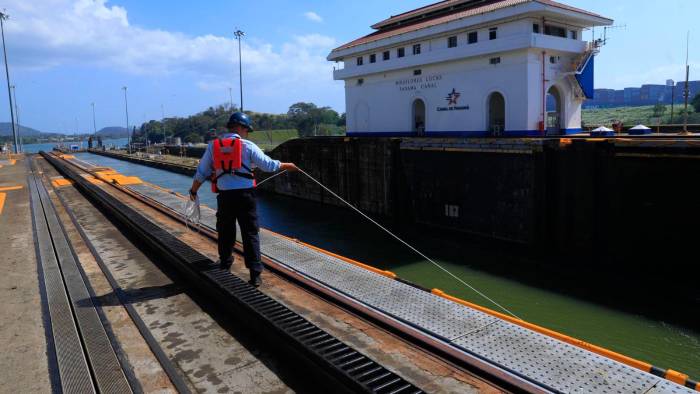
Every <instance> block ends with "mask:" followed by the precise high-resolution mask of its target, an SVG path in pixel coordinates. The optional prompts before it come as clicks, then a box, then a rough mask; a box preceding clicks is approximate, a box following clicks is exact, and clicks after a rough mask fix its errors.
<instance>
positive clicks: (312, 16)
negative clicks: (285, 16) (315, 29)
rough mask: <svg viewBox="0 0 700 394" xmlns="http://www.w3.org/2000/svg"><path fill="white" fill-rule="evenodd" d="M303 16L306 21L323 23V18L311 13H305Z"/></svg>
mask: <svg viewBox="0 0 700 394" xmlns="http://www.w3.org/2000/svg"><path fill="white" fill-rule="evenodd" d="M304 16H305V17H306V19H308V20H310V21H311V22H318V23H321V22H323V18H321V16H320V15H319V14H317V13H315V12H313V11H307V12H305V13H304Z"/></svg>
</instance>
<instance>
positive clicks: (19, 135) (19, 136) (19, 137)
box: [12, 85, 23, 152]
mask: <svg viewBox="0 0 700 394" xmlns="http://www.w3.org/2000/svg"><path fill="white" fill-rule="evenodd" d="M12 100H14V102H15V115H16V116H17V140H18V142H19V150H20V152H21V151H22V150H23V149H22V124H21V123H19V106H18V105H17V86H15V85H12Z"/></svg>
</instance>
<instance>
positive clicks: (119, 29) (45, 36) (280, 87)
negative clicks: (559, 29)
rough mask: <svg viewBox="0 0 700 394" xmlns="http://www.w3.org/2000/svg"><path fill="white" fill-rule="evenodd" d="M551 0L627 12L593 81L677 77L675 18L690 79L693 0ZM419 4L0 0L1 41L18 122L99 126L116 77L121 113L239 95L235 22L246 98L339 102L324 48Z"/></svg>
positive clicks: (282, 107) (395, 0)
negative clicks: (2, 17)
mask: <svg viewBox="0 0 700 394" xmlns="http://www.w3.org/2000/svg"><path fill="white" fill-rule="evenodd" d="M564 2H565V3H567V4H570V5H573V6H577V7H581V8H585V9H588V10H591V11H593V12H597V13H599V14H602V15H604V16H607V17H610V18H613V19H615V21H616V24H621V25H626V28H624V29H618V30H614V31H611V32H610V34H609V35H610V38H611V39H610V41H609V45H608V46H606V47H605V48H603V51H602V53H601V55H600V56H599V58H598V60H597V64H596V73H597V74H596V86H597V87H607V88H622V87H625V86H639V85H641V84H642V83H664V81H665V80H666V79H668V78H672V79H676V80H680V79H682V78H683V73H684V68H683V67H684V66H683V65H684V63H685V34H686V32H687V31H688V30H691V59H690V61H691V65H692V66H693V67H694V69H691V79H700V50H698V49H700V30H698V29H697V28H696V27H695V26H697V15H700V2H698V1H697V0H670V1H667V2H658V1H653V0H619V1H609V0H605V1H604V0H567V1H564ZM430 3H432V1H429V0H428V1H421V0H381V1H364V0H360V1H356V2H348V1H339V0H325V1H317V0H309V1H302V0H297V1H291V0H277V1H270V0H268V1H258V2H243V1H238V0H235V1H232V0H228V1H224V0H207V1H206V2H193V1H184V0H171V1H161V0H149V1H143V0H138V1H137V0H114V1H105V0H33V1H31V2H28V1H26V0H9V1H6V2H5V4H3V7H6V12H7V13H8V14H10V17H11V19H10V20H9V21H7V22H6V25H5V26H6V40H7V42H8V57H9V61H10V67H11V69H10V72H11V75H10V76H11V79H12V82H13V83H14V84H15V85H16V86H17V100H18V104H19V107H20V109H19V111H20V121H21V123H22V124H23V125H26V126H29V127H34V128H37V129H39V130H42V131H56V132H67V133H72V132H74V131H75V130H76V128H77V129H78V130H79V131H80V132H89V131H90V130H91V129H92V110H91V106H90V103H91V102H95V107H96V115H97V116H96V118H97V122H96V123H97V128H98V129H100V128H101V127H104V126H114V125H124V124H125V123H126V121H125V114H124V96H123V91H122V90H121V87H122V86H128V100H129V120H130V124H132V125H134V124H136V125H139V124H141V123H142V122H143V121H146V120H150V119H159V118H160V117H161V104H162V106H163V107H164V109H165V115H166V116H186V115H189V114H192V113H196V112H199V111H201V110H203V109H204V108H206V107H208V106H211V105H217V104H223V103H226V102H228V101H229V87H231V88H233V100H234V103H238V101H239V100H238V63H237V52H236V50H237V47H236V43H235V41H234V40H232V32H233V31H234V28H235V27H238V28H240V29H242V30H244V31H245V32H246V34H247V35H246V37H245V39H244V47H243V55H244V61H243V67H244V90H245V98H244V100H245V104H246V105H245V107H246V109H251V110H256V111H264V112H275V113H282V112H286V110H287V108H288V107H289V105H291V104H293V103H295V102H298V101H311V102H314V103H316V104H318V105H327V106H331V107H333V108H335V109H336V110H338V111H339V112H343V111H344V110H345V108H344V94H343V87H342V83H341V82H336V81H333V80H332V75H331V74H332V68H333V64H331V63H329V62H326V61H325V56H326V55H327V54H328V52H329V51H330V50H331V49H332V48H333V47H335V46H337V45H340V44H342V43H344V42H347V41H350V40H352V39H354V38H357V37H359V36H361V35H364V34H367V33H369V32H370V31H371V29H370V28H369V25H371V24H373V23H375V22H377V21H379V20H382V19H384V18H386V17H388V16H389V15H392V14H397V13H400V12H403V11H407V10H410V9H413V8H416V7H420V6H423V5H426V4H430ZM693 29H695V31H693ZM597 33H602V31H601V30H598V31H597ZM590 35H591V33H590V32H588V33H586V34H585V35H584V37H585V38H586V39H589V38H590ZM2 79H3V86H4V83H5V81H4V78H2ZM3 89H4V88H3ZM0 90H2V89H0ZM2 91H4V90H2ZM7 102H8V99H7V95H6V94H5V93H2V94H0V121H7V120H9V117H10V116H9V109H8V105H7ZM76 119H77V122H76ZM76 123H77V127H76Z"/></svg>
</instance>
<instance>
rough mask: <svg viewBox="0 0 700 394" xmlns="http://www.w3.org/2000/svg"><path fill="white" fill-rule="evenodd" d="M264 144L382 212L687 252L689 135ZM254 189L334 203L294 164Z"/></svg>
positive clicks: (598, 249) (522, 234)
mask: <svg viewBox="0 0 700 394" xmlns="http://www.w3.org/2000/svg"><path fill="white" fill-rule="evenodd" d="M272 155H273V156H275V157H277V158H279V159H282V160H291V161H294V162H296V163H298V164H299V165H300V166H301V167H302V168H305V169H306V170H307V171H309V172H310V173H311V174H312V175H313V176H314V177H316V178H317V179H319V180H320V181H321V182H322V183H324V184H326V185H327V186H329V187H330V188H331V189H332V190H334V191H336V192H338V194H340V195H341V196H342V197H343V198H345V199H347V200H349V201H350V202H351V203H353V204H354V205H356V206H358V207H359V208H360V209H362V210H363V211H365V212H368V213H370V214H372V215H373V216H375V217H380V218H383V220H384V221H386V222H387V223H390V224H394V225H396V226H399V227H400V226H419V227H425V228H426V229H429V228H442V229H447V230H450V231H452V232H454V233H455V234H460V233H469V234H474V235H478V236H480V237H484V238H488V239H498V240H505V241H508V242H511V243H516V244H524V245H528V246H529V247H532V248H534V249H535V250H545V251H550V252H556V253H562V254H567V255H575V256H577V257H581V256H587V255H590V256H598V255H617V254H619V255H625V256H628V255H639V254H641V256H642V257H644V258H646V257H648V256H649V255H651V254H652V253H657V255H664V253H667V252H668V250H667V248H668V247H669V245H672V247H673V252H674V253H680V251H682V250H687V251H689V252H690V250H691V249H692V245H693V242H694V241H693V234H694V232H693V231H687V230H686V229H691V228H694V227H696V226H697V223H699V222H700V212H699V211H697V210H693V209H691V208H690V206H688V205H686V204H685V203H686V202H690V201H692V199H693V198H695V196H697V195H699V194H700V184H698V183H697V182H693V181H691V180H692V179H694V178H695V174H698V173H700V160H697V158H698V157H700V147H698V146H697V144H693V143H692V141H691V142H687V143H686V142H683V141H679V142H676V143H675V144H669V142H668V141H660V142H659V143H658V144H656V145H655V144H653V143H652V144H650V143H649V142H648V141H647V142H644V141H642V142H639V143H637V142H634V141H612V140H604V141H587V140H585V139H580V140H573V141H572V142H571V143H568V142H564V143H561V144H560V142H559V140H546V141H542V140H522V139H469V140H465V139H430V138H428V139H412V138H407V139H372V138H316V139H300V140H294V141H290V142H287V143H285V144H283V145H281V146H279V147H278V148H277V149H275V150H274V151H273V152H272ZM263 189H266V190H270V191H274V192H276V193H280V194H285V195H290V196H295V197H299V198H303V199H309V200H313V201H319V202H323V203H328V204H333V205H341V203H340V202H338V201H337V200H336V199H335V198H334V197H332V196H330V195H329V194H328V193H325V192H323V191H322V190H321V188H320V187H318V186H317V185H315V184H313V183H311V182H309V181H308V180H306V179H303V178H302V175H300V174H295V175H292V176H289V177H278V178H276V179H275V180H273V181H271V182H269V183H267V184H266V185H264V186H263ZM602 261H603V260H591V263H592V264H599V263H600V264H602Z"/></svg>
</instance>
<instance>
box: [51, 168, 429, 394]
mask: <svg viewBox="0 0 700 394" xmlns="http://www.w3.org/2000/svg"><path fill="white" fill-rule="evenodd" d="M44 157H45V158H46V159H47V160H48V161H49V162H50V163H51V164H52V165H54V166H55V167H56V168H57V169H58V170H59V171H60V172H61V173H63V174H64V175H65V176H66V177H67V178H69V179H71V180H72V181H73V182H74V183H75V185H76V186H78V187H79V188H80V189H81V190H82V191H83V192H84V193H86V194H88V195H89V196H90V198H91V199H93V200H94V201H95V202H96V203H97V204H98V206H101V207H102V208H103V209H104V210H106V211H108V212H109V214H110V215H111V217H112V218H114V219H115V220H117V221H119V222H120V224H121V225H123V228H124V229H128V230H129V231H132V232H133V233H134V234H135V235H136V236H137V237H139V239H140V240H142V241H143V242H144V243H145V244H146V245H147V246H148V247H149V248H151V249H152V250H153V251H154V253H157V254H158V255H159V257H160V258H161V259H162V260H163V261H165V262H168V263H170V264H172V265H173V266H174V267H175V268H176V269H178V270H179V271H180V272H181V273H183V274H184V275H185V276H186V277H187V279H188V281H190V282H191V283H192V285H193V286H195V287H197V288H198V289H199V290H200V291H202V292H204V293H206V294H207V296H210V297H212V298H213V299H215V300H217V302H220V303H222V304H223V305H225V307H226V308H227V309H229V310H230V311H231V312H232V313H234V314H235V315H237V316H240V318H241V319H242V320H245V321H246V323H247V325H248V326H249V327H251V329H253V330H255V331H256V332H257V333H258V334H265V338H266V340H267V341H269V342H272V343H274V344H275V346H278V350H279V351H280V352H285V353H287V354H296V355H298V357H297V361H301V362H304V360H303V358H306V359H309V360H312V362H313V363H314V364H313V367H312V368H313V370H314V371H315V372H314V374H313V375H311V376H310V378H311V377H313V378H315V379H316V380H319V379H324V378H323V377H322V376H323V374H332V375H333V377H334V379H335V382H336V385H335V388H337V389H338V390H339V391H341V392H344V391H345V390H349V391H350V392H369V393H378V394H420V393H423V391H422V390H421V389H419V388H418V387H416V386H414V385H413V384H412V383H410V382H408V381H406V380H405V379H404V378H403V377H401V376H400V375H398V374H396V373H394V372H392V371H390V370H388V369H387V368H385V367H384V366H383V365H381V364H379V363H378V362H376V361H375V360H372V359H371V358H369V357H367V356H365V355H363V354H362V353H361V352H360V351H358V350H356V349H354V348H353V347H351V346H349V345H348V344H346V343H345V342H343V341H341V340H339V339H337V338H336V337H334V336H333V335H331V334H329V333H328V332H326V331H324V330H323V329H321V328H319V327H318V326H316V325H315V324H313V323H311V322H310V321H308V320H307V319H306V318H304V317H303V316H300V315H299V314H297V313H296V312H294V311H292V310H291V309H289V308H287V307H286V306H285V305H283V304H281V303H280V302H278V301H276V300H274V299H272V298H271V297H269V296H268V295H266V294H264V293H262V292H260V291H259V290H258V289H256V288H254V287H252V286H250V285H249V284H248V283H246V282H244V281H243V280H242V279H240V278H238V277H237V276H235V275H233V274H231V272H229V271H228V270H223V269H221V268H219V267H218V265H217V264H216V263H214V262H213V261H211V260H210V259H209V258H207V257H206V256H204V255H202V254H201V253H199V252H198V251H196V250H195V249H193V248H192V247H190V246H189V245H187V244H185V243H184V242H183V241H181V240H180V239H178V238H177V237H175V236H173V235H172V234H170V233H169V232H167V231H165V230H164V229H163V228H161V227H159V226H158V225H156V224H154V223H153V222H152V221H151V220H149V219H148V218H147V217H145V216H143V215H142V214H141V213H139V212H138V211H136V210H135V209H133V208H131V207H129V206H128V205H127V204H125V203H123V202H122V201H120V200H118V199H117V198H115V197H114V196H112V195H111V194H109V193H107V192H106V191H104V190H103V189H102V188H101V187H99V186H96V185H95V184H93V183H92V182H91V181H89V180H87V179H85V178H84V177H83V176H81V175H80V174H79V173H78V172H77V171H76V170H74V169H73V168H72V167H70V166H69V165H67V164H65V162H62V161H59V160H58V159H57V158H55V157H54V156H51V155H44ZM337 383H341V384H342V385H341V386H339V385H338V384H337Z"/></svg>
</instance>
